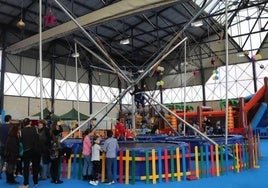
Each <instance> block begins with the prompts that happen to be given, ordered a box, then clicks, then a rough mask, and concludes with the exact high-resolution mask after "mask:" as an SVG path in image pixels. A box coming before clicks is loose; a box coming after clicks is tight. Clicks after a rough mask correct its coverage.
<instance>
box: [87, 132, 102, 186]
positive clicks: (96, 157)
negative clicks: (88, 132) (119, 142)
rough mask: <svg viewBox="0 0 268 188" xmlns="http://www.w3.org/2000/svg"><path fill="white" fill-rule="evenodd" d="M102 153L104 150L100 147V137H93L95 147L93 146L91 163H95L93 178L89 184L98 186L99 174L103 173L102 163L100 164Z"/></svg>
mask: <svg viewBox="0 0 268 188" xmlns="http://www.w3.org/2000/svg"><path fill="white" fill-rule="evenodd" d="M101 151H102V148H101V146H100V137H99V136H94V137H93V146H92V155H91V161H92V163H93V174H92V176H91V180H90V181H89V183H90V184H91V185H95V186H96V185H98V183H99V181H98V174H100V173H101V162H100V152H101Z"/></svg>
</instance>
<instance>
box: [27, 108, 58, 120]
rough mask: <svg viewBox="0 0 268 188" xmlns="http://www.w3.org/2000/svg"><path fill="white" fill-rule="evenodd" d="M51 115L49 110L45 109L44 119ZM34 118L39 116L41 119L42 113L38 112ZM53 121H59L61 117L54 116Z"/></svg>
mask: <svg viewBox="0 0 268 188" xmlns="http://www.w3.org/2000/svg"><path fill="white" fill-rule="evenodd" d="M49 113H50V111H49V109H48V108H44V110H43V118H44V119H45V118H46V117H47V115H48V114H49ZM32 116H38V117H39V118H41V112H38V113H36V114H34V115H32ZM51 119H52V120H59V119H60V117H59V116H57V115H55V114H53V115H52V117H51Z"/></svg>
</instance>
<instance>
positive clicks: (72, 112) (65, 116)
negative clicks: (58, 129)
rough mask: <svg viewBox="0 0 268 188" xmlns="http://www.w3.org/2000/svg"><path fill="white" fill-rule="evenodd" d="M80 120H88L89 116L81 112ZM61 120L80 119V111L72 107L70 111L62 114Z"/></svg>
mask: <svg viewBox="0 0 268 188" xmlns="http://www.w3.org/2000/svg"><path fill="white" fill-rule="evenodd" d="M79 115H80V120H87V119H88V118H89V116H87V115H85V114H82V113H79ZM60 119H61V120H78V111H77V110H76V109H75V108H72V109H71V110H70V111H69V112H67V113H65V114H63V115H61V116H60Z"/></svg>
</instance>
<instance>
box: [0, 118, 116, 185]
mask: <svg viewBox="0 0 268 188" xmlns="http://www.w3.org/2000/svg"><path fill="white" fill-rule="evenodd" d="M31 123H32V121H31V120H30V119H29V118H25V119H23V120H22V121H21V122H19V123H18V122H13V121H12V117H11V116H10V115H6V116H5V122H4V123H1V124H0V179H4V177H5V178H6V183H7V184H9V185H15V184H20V182H18V181H17V180H16V177H17V176H23V182H22V185H21V186H19V188H28V187H29V179H30V177H32V181H33V184H34V186H37V185H38V182H39V181H42V180H48V179H50V182H51V183H54V184H61V183H63V181H62V180H61V179H60V172H59V165H60V162H61V157H62V156H63V155H65V154H66V153H64V152H66V151H64V149H65V148H61V144H60V138H61V133H62V132H63V129H62V122H61V121H52V122H50V121H47V120H45V119H41V120H39V121H38V124H37V125H32V124H31ZM48 123H50V125H49V126H48ZM113 136H114V135H113V132H112V131H111V130H108V131H107V139H105V141H104V142H103V143H102V144H101V142H102V141H103V140H102V138H101V137H100V136H99V135H97V134H94V133H93V132H92V128H88V129H86V130H85V131H84V136H83V142H82V143H83V148H82V149H83V150H82V154H83V169H82V174H83V179H84V180H87V181H89V183H90V184H92V185H98V182H99V174H100V173H101V162H100V154H101V152H105V153H106V159H105V160H106V169H105V172H106V181H105V182H104V183H105V184H108V185H109V184H113V183H115V175H114V174H113V172H114V169H113V168H114V166H115V163H116V156H117V151H118V150H119V145H118V142H117V139H116V138H114V137H113ZM4 173H5V175H6V176H3V174H4Z"/></svg>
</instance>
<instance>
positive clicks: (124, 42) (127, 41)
mask: <svg viewBox="0 0 268 188" xmlns="http://www.w3.org/2000/svg"><path fill="white" fill-rule="evenodd" d="M129 43H130V40H129V39H122V40H120V44H122V45H126V44H129Z"/></svg>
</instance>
